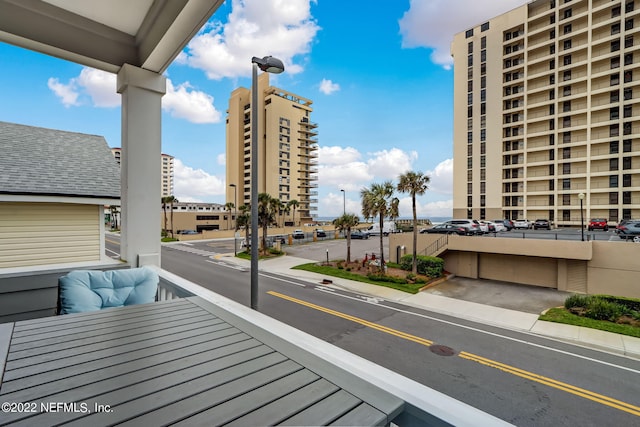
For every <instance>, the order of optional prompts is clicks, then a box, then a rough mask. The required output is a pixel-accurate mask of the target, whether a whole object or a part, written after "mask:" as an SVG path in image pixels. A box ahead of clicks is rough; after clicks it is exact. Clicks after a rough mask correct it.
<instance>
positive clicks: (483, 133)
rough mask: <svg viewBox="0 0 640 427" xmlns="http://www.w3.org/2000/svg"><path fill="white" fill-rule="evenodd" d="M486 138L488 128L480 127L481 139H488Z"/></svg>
mask: <svg viewBox="0 0 640 427" xmlns="http://www.w3.org/2000/svg"><path fill="white" fill-rule="evenodd" d="M486 140H487V130H486V129H480V141H486Z"/></svg>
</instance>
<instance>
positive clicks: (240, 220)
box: [236, 205, 251, 248]
mask: <svg viewBox="0 0 640 427" xmlns="http://www.w3.org/2000/svg"><path fill="white" fill-rule="evenodd" d="M238 210H239V211H240V215H237V216H236V231H238V230H239V229H240V228H244V232H245V247H246V248H248V247H249V229H250V228H251V214H250V212H251V211H250V209H249V206H247V205H242V206H240V207H239V208H238Z"/></svg>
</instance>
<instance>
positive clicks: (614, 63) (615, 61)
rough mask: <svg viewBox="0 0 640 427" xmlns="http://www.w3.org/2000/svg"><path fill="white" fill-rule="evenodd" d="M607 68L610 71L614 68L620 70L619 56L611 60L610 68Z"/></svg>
mask: <svg viewBox="0 0 640 427" xmlns="http://www.w3.org/2000/svg"><path fill="white" fill-rule="evenodd" d="M609 68H611V69H612V70H613V69H614V68H620V57H619V56H616V57H614V58H611V66H610V67H609Z"/></svg>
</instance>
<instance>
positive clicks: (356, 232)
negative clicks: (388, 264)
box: [351, 230, 369, 240]
mask: <svg viewBox="0 0 640 427" xmlns="http://www.w3.org/2000/svg"><path fill="white" fill-rule="evenodd" d="M351 238H352V239H365V240H366V239H368V238H369V234H368V233H365V232H364V231H360V230H354V231H352V232H351Z"/></svg>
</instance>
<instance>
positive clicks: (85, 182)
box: [0, 122, 120, 199]
mask: <svg viewBox="0 0 640 427" xmlns="http://www.w3.org/2000/svg"><path fill="white" fill-rule="evenodd" d="M0 149H1V150H2V153H1V154H0V194H34V195H66V196H81V197H98V198H115V199H119V198H120V167H119V166H118V164H117V163H116V160H115V159H114V158H113V155H112V154H111V150H110V149H109V146H108V145H107V142H106V140H105V139H104V137H102V136H98V135H87V134H82V133H75V132H66V131H61V130H54V129H45V128H39V127H33V126H26V125H20V124H16V123H6V122H0Z"/></svg>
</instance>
